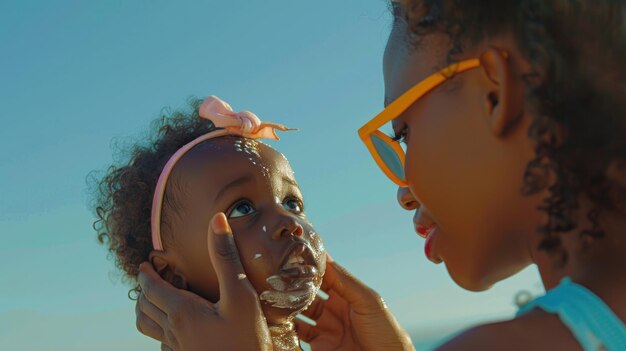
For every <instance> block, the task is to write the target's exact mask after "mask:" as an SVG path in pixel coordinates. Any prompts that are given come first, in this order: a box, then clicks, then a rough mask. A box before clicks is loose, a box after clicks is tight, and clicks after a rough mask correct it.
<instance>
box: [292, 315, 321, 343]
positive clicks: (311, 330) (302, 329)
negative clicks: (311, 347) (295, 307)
mask: <svg viewBox="0 0 626 351" xmlns="http://www.w3.org/2000/svg"><path fill="white" fill-rule="evenodd" d="M294 324H295V326H296V333H297V334H298V338H300V340H302V341H304V342H308V343H310V342H311V341H313V340H315V338H317V337H318V336H319V332H318V330H317V329H316V328H315V327H314V326H312V325H310V324H308V323H307V322H305V321H303V320H301V319H298V318H295V319H294Z"/></svg>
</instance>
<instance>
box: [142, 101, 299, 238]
mask: <svg viewBox="0 0 626 351" xmlns="http://www.w3.org/2000/svg"><path fill="white" fill-rule="evenodd" d="M198 115H199V116H200V117H201V118H204V119H208V120H210V121H211V122H213V125H214V126H215V127H217V128H223V129H217V130H214V131H211V132H209V133H206V134H204V135H201V136H199V137H197V138H196V139H194V140H192V141H191V142H189V143H187V144H185V145H184V146H183V147H181V148H180V149H178V151H176V152H175V153H174V154H173V155H172V157H170V159H169V160H168V161H167V163H166V164H165V166H164V167H163V170H162V171H161V175H160V176H159V180H158V181H157V184H156V187H155V189H154V197H153V198H152V215H151V225H152V246H153V247H154V249H155V250H163V243H162V242H161V209H162V208H163V196H164V195H165V185H166V184H167V178H168V177H169V175H170V173H171V172H172V169H173V168H174V165H175V164H176V162H178V160H180V159H181V158H182V157H183V156H184V155H185V154H186V153H187V151H189V150H191V149H192V148H193V147H194V146H196V145H198V144H200V143H201V142H203V141H205V140H209V139H212V138H216V137H220V136H224V135H237V136H241V137H245V138H250V139H260V138H265V139H273V140H278V139H279V138H278V135H276V129H278V130H281V131H287V130H292V129H289V128H287V127H285V126H283V125H280V124H275V123H263V122H261V120H260V119H259V117H257V116H256V115H255V114H254V113H252V112H249V111H243V112H234V111H233V109H232V108H231V107H230V105H229V104H227V103H226V102H225V101H222V100H221V99H220V98H218V97H217V96H209V97H208V98H206V100H204V102H203V103H202V105H200V108H199V109H198Z"/></svg>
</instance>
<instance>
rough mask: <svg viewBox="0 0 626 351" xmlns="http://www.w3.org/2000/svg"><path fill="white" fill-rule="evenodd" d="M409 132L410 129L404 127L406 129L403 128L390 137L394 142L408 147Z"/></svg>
mask: <svg viewBox="0 0 626 351" xmlns="http://www.w3.org/2000/svg"><path fill="white" fill-rule="evenodd" d="M408 132H409V128H408V127H407V126H404V127H402V129H400V131H399V132H397V133H394V134H393V135H390V137H391V139H393V140H394V141H397V142H399V143H400V144H405V145H406V143H407V134H408Z"/></svg>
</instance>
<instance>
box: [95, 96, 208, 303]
mask: <svg viewBox="0 0 626 351" xmlns="http://www.w3.org/2000/svg"><path fill="white" fill-rule="evenodd" d="M201 103H202V100H199V99H192V100H191V101H190V107H191V109H192V111H191V112H188V111H175V112H172V113H164V114H163V115H162V116H161V117H160V118H158V119H157V120H155V121H154V122H153V123H152V132H151V135H150V137H149V138H148V142H147V143H145V144H143V145H141V144H136V145H134V146H133V147H132V148H131V149H130V150H127V152H128V158H127V160H125V161H124V162H122V164H121V165H112V166H110V167H109V168H108V170H107V171H106V174H105V175H104V176H103V177H102V178H101V179H94V180H95V190H94V205H93V208H94V211H95V214H96V217H97V220H96V221H95V222H94V223H93V228H94V229H95V230H96V232H97V233H98V241H99V242H100V243H101V244H104V245H107V246H108V250H109V253H110V254H112V255H113V256H114V257H115V264H116V266H117V268H119V269H120V270H122V271H123V272H124V273H125V276H124V280H125V281H131V282H133V283H134V287H133V288H132V289H131V290H130V291H129V294H128V296H129V298H131V299H136V298H137V296H138V293H139V292H140V288H139V285H138V284H137V274H138V273H139V264H141V263H142V262H144V261H147V260H148V255H149V254H150V251H152V236H151V228H150V214H151V209H152V196H153V194H154V188H155V186H156V182H157V180H158V178H159V175H160V174H161V171H162V169H163V167H164V166H165V163H166V162H167V160H168V159H169V158H170V157H171V156H172V155H173V154H174V153H175V152H176V151H177V150H178V149H180V148H181V147H182V146H183V145H185V144H187V143H189V142H190V141H192V140H193V139H195V138H197V137H199V136H200V135H203V134H206V133H208V132H210V131H212V130H215V127H214V126H213V125H212V124H211V122H210V121H208V120H205V119H202V118H199V117H198V107H199V106H200V104H201ZM91 177H92V178H97V176H96V175H95V174H92V176H91ZM163 202H164V205H163V212H162V215H161V221H162V229H161V230H162V235H163V240H164V241H165V242H167V241H168V237H170V236H169V235H168V233H169V228H168V225H167V223H168V218H171V216H172V215H173V214H174V213H175V211H176V209H177V204H176V196H175V192H174V191H172V192H170V191H169V190H167V189H166V192H165V197H164V200H163Z"/></svg>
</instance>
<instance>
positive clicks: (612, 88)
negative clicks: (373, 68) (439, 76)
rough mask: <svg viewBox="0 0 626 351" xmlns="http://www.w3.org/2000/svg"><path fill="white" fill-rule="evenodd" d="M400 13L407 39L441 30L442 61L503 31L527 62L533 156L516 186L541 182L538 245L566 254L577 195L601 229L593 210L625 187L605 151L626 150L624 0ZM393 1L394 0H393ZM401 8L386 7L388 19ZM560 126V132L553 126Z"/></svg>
mask: <svg viewBox="0 0 626 351" xmlns="http://www.w3.org/2000/svg"><path fill="white" fill-rule="evenodd" d="M401 3H402V5H403V7H404V9H405V11H401V12H402V13H403V18H402V19H403V20H405V21H406V22H407V24H408V26H409V31H408V32H409V34H408V36H407V43H408V45H409V46H413V45H415V44H417V43H419V39H420V38H421V37H423V36H424V35H425V34H428V33H433V32H438V33H445V34H446V35H447V36H448V37H449V38H450V42H451V44H450V45H451V47H450V48H449V51H448V56H447V58H446V59H447V61H454V56H455V55H457V54H459V53H462V52H464V50H466V49H468V48H472V46H474V45H476V44H478V43H480V42H481V41H483V40H485V39H488V38H489V37H490V36H494V37H495V36H497V35H501V34H502V33H506V34H510V35H512V37H513V38H514V40H515V41H516V44H517V46H518V47H519V49H520V50H521V52H522V54H523V55H524V57H525V58H526V59H527V60H528V61H529V62H530V63H531V65H532V67H533V70H532V72H529V73H528V74H525V75H524V77H523V79H524V82H525V84H526V87H527V90H526V100H527V102H528V103H529V106H530V107H531V108H532V110H533V112H534V113H533V118H534V120H533V122H532V125H531V127H530V129H529V131H528V133H529V137H530V138H531V139H532V140H533V141H534V142H535V157H534V159H533V160H531V161H530V162H529V164H528V165H527V169H526V172H525V175H524V179H523V184H524V185H523V189H522V192H523V193H524V194H526V195H529V194H535V193H538V192H539V191H542V190H545V189H547V190H548V191H549V196H548V197H547V198H546V199H545V200H544V201H543V203H542V204H541V205H540V207H539V210H541V211H543V212H545V213H546V214H547V215H548V218H549V219H548V221H547V223H545V224H544V225H542V226H541V227H540V228H538V230H539V232H540V233H542V235H543V239H542V241H541V243H540V247H539V249H541V250H545V251H547V252H550V253H555V252H556V253H558V254H559V257H560V262H561V264H563V263H564V262H565V261H566V260H567V254H566V253H565V251H564V250H563V248H562V245H561V234H562V233H564V232H568V231H571V230H574V229H577V224H576V222H575V220H574V216H575V211H576V210H577V209H578V208H579V203H578V200H579V197H580V195H586V196H587V197H588V198H589V199H590V200H591V201H592V202H593V208H592V209H591V210H590V211H589V213H587V217H588V218H589V220H590V221H591V223H592V228H589V229H584V230H581V231H580V235H581V236H583V235H588V236H592V237H602V236H603V235H604V232H603V230H602V228H601V226H600V225H599V220H598V218H599V215H600V213H601V212H602V211H603V210H606V209H617V208H618V205H617V204H618V203H620V204H621V203H622V202H623V201H624V200H625V199H624V198H625V195H624V192H625V191H624V189H622V188H619V186H618V185H616V184H612V182H610V181H609V179H607V176H606V171H607V168H608V166H609V164H610V163H611V162H612V161H615V160H620V159H624V158H626V65H624V62H626V1H624V0H506V1H502V0H473V1H472V0H403V1H401ZM393 7H394V9H396V8H397V3H393ZM399 13H400V11H394V17H395V20H397V19H398V17H399ZM559 130H561V131H564V134H565V136H564V137H563V136H561V135H559Z"/></svg>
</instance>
